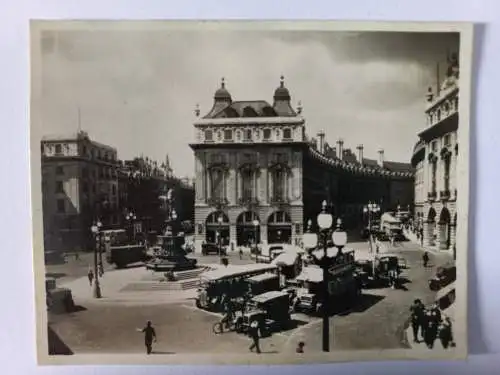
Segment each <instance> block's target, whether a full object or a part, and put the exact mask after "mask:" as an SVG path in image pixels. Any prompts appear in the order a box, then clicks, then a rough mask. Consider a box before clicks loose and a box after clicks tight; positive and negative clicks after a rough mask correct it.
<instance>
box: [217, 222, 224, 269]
mask: <svg viewBox="0 0 500 375" xmlns="http://www.w3.org/2000/svg"><path fill="white" fill-rule="evenodd" d="M222 221H223V219H222V215H220V216H219V217H218V218H217V223H219V258H220V259H221V261H222Z"/></svg>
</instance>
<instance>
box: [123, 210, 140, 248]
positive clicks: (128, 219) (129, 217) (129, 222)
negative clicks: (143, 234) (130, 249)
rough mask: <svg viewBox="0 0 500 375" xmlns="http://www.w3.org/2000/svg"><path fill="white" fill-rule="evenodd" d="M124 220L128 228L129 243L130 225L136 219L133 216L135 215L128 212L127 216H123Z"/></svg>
mask: <svg viewBox="0 0 500 375" xmlns="http://www.w3.org/2000/svg"><path fill="white" fill-rule="evenodd" d="M125 219H127V226H128V239H129V242H131V241H132V225H133V223H134V221H135V220H136V219H137V217H136V216H135V214H134V213H133V212H132V211H130V212H129V213H128V214H127V216H125Z"/></svg>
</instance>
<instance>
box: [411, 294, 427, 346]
mask: <svg viewBox="0 0 500 375" xmlns="http://www.w3.org/2000/svg"><path fill="white" fill-rule="evenodd" d="M424 313H425V311H424V304H423V303H422V301H421V300H420V299H416V300H415V301H413V305H411V307H410V314H411V329H412V332H413V342H420V340H419V339H418V331H419V330H420V334H421V336H422V339H423V336H424V334H423V320H424Z"/></svg>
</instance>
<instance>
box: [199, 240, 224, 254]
mask: <svg viewBox="0 0 500 375" xmlns="http://www.w3.org/2000/svg"><path fill="white" fill-rule="evenodd" d="M219 251H220V252H222V255H226V253H227V251H226V248H225V247H224V246H221V247H219V245H218V244H215V243H210V242H209V243H204V244H202V245H201V253H202V254H203V255H209V254H217V255H218V254H219Z"/></svg>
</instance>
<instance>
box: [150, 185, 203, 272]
mask: <svg viewBox="0 0 500 375" xmlns="http://www.w3.org/2000/svg"><path fill="white" fill-rule="evenodd" d="M160 199H161V200H162V201H163V202H164V205H163V206H164V207H165V210H166V211H167V217H168V219H167V226H166V228H165V231H164V232H163V234H162V235H160V236H158V245H159V247H158V249H157V250H156V252H155V254H154V255H153V258H152V260H151V261H149V262H147V263H146V268H147V269H148V270H152V271H154V272H164V273H166V274H167V275H168V274H171V275H173V272H178V271H189V270H194V269H195V268H197V266H196V263H197V261H196V259H191V258H188V257H187V252H186V251H185V250H184V249H183V247H182V246H183V245H184V243H185V237H184V233H182V232H180V231H179V230H178V229H179V228H178V223H177V213H176V212H175V209H174V208H173V204H172V202H173V198H172V190H169V191H168V193H167V195H166V196H160Z"/></svg>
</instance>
